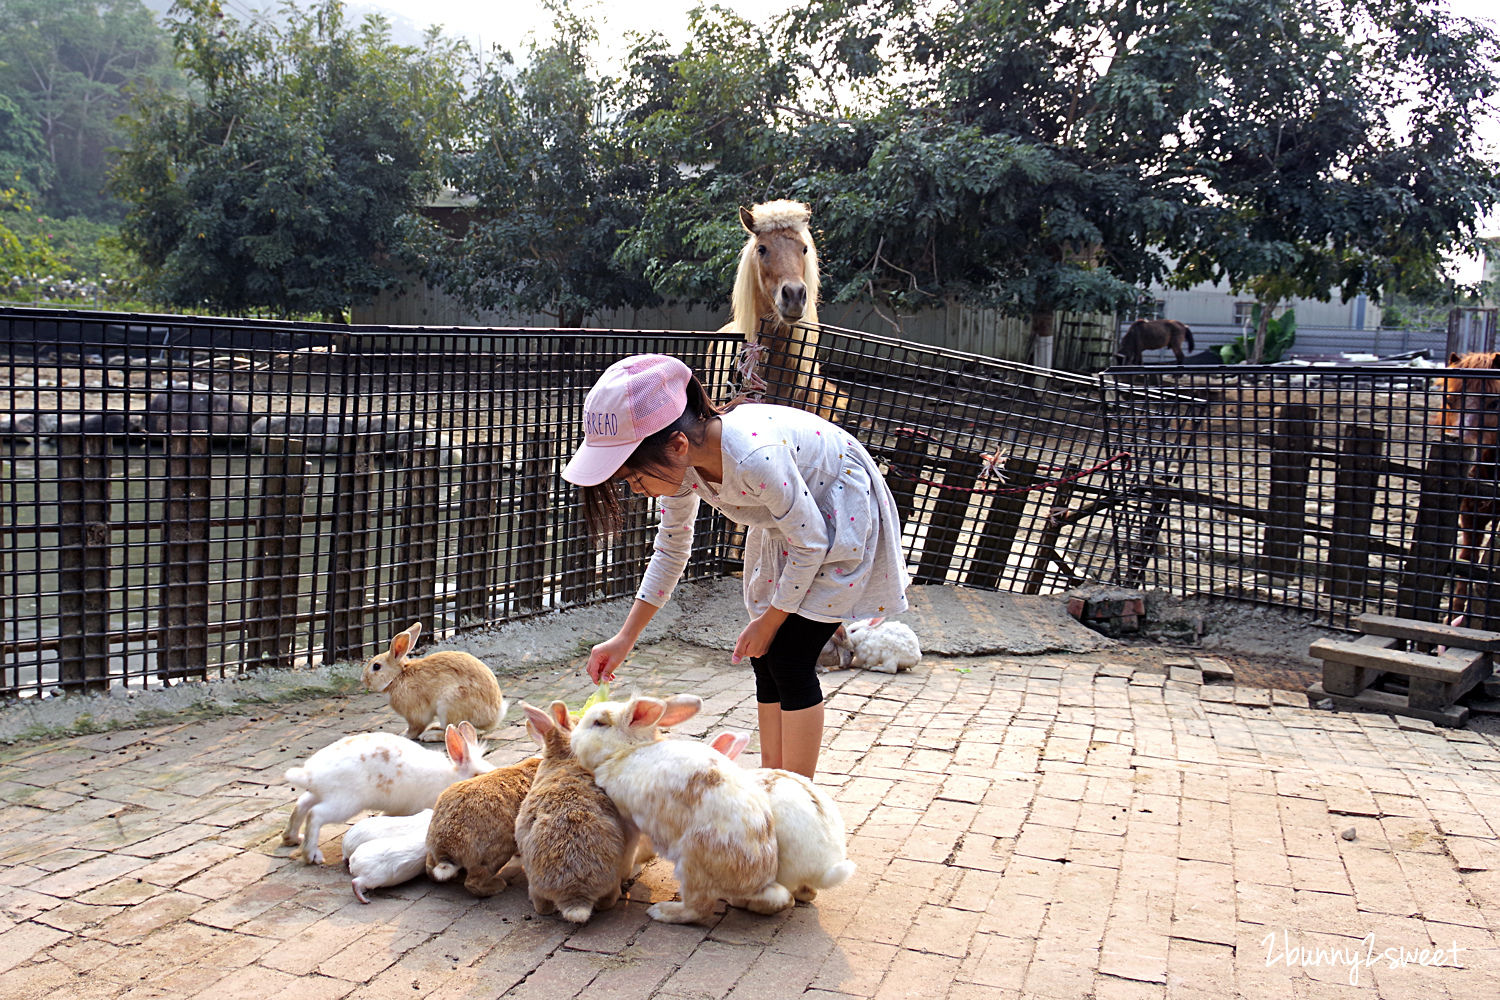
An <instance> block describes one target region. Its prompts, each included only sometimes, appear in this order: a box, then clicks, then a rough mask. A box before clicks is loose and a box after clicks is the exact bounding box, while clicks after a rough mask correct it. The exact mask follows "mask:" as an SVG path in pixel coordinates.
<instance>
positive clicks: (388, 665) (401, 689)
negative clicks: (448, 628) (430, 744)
mask: <svg viewBox="0 0 1500 1000" xmlns="http://www.w3.org/2000/svg"><path fill="white" fill-rule="evenodd" d="M421 634H422V623H421V622H417V623H416V624H414V625H412V627H411V628H409V629H407V630H406V631H405V632H398V633H397V634H396V637H395V638H394V639H392V640H391V648H390V649H388V650H386V651H385V652H384V653H381V654H380V655H379V656H377V657H375V658H374V659H373V660H371V661H370V662H369V663H367V664H365V672H364V677H363V680H364V684H365V687H366V688H368V689H369V690H371V691H385V692H387V693H388V694H389V695H390V699H391V708H392V709H394V710H395V712H396V714H397V715H399V716H401V717H402V718H403V719H405V720H406V732H405V733H403V734H402V735H403V736H405V737H407V738H408V739H413V740H416V739H421V740H428V741H435V740H440V739H442V738H443V730H444V729H445V728H446V727H447V726H448V724H449V723H458V722H471V723H473V724H474V728H475V729H478V730H479V731H480V732H484V731H486V730H489V729H493V728H495V726H496V724H498V723H499V721H500V719H501V717H502V716H504V715H505V698H504V697H503V696H502V695H501V694H500V683H499V682H498V681H497V680H495V674H494V672H493V671H491V670H490V668H489V667H487V666H485V665H484V663H483V662H481V661H480V660H479V659H478V658H477V657H475V656H472V655H470V654H469V653H464V652H461V651H459V650H456V649H445V650H440V651H438V652H436V653H429V654H427V655H426V656H419V657H417V658H416V659H408V658H407V655H406V654H407V653H409V652H411V649H412V647H413V646H415V645H416V644H417V636H419V635H421Z"/></svg>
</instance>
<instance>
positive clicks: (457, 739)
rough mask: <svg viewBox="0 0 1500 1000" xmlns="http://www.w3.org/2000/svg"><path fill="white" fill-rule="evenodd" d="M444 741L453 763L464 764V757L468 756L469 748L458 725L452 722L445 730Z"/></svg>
mask: <svg viewBox="0 0 1500 1000" xmlns="http://www.w3.org/2000/svg"><path fill="white" fill-rule="evenodd" d="M443 742H444V743H445V744H446V745H447V747H448V756H449V758H451V759H452V761H453V763H455V764H462V763H463V762H464V759H465V758H466V757H468V755H469V748H468V746H467V745H466V744H465V743H464V737H463V734H462V733H461V732H460V731H459V727H458V726H455V725H451V724H450V725H449V726H448V728H447V729H445V730H443Z"/></svg>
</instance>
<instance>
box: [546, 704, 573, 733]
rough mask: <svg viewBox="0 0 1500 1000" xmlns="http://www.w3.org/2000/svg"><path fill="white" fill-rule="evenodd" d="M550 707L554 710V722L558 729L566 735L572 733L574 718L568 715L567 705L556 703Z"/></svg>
mask: <svg viewBox="0 0 1500 1000" xmlns="http://www.w3.org/2000/svg"><path fill="white" fill-rule="evenodd" d="M549 707H550V708H551V709H552V721H553V722H554V723H556V724H557V728H558V729H559V730H560V731H562V732H564V733H571V732H572V731H573V717H572V716H571V715H569V714H568V705H567V703H566V702H561V701H554V702H553V703H552V704H551V705H550V706H549Z"/></svg>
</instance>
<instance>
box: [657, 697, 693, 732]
mask: <svg viewBox="0 0 1500 1000" xmlns="http://www.w3.org/2000/svg"><path fill="white" fill-rule="evenodd" d="M664 708H665V711H664V712H663V713H662V717H661V721H660V722H658V723H657V725H658V726H675V725H677V724H678V723H679V722H686V721H687V720H688V719H691V718H692V717H693V716H695V715H697V714H698V713H699V712H700V711H702V709H703V699H702V698H700V697H698V696H697V695H695V694H674V695H673V696H672V697H670V698H668V699H667V700H666V702H665V704H664Z"/></svg>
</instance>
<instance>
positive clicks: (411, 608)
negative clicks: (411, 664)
mask: <svg viewBox="0 0 1500 1000" xmlns="http://www.w3.org/2000/svg"><path fill="white" fill-rule="evenodd" d="M416 436H417V434H416V432H413V438H416ZM436 437H437V434H436V432H430V433H429V432H422V435H421V440H420V442H419V441H417V440H413V442H412V448H411V452H410V462H409V464H408V466H407V470H406V505H405V507H404V508H403V509H402V511H401V549H400V558H399V559H398V562H399V563H400V564H401V565H400V568H399V570H398V572H399V573H400V574H401V579H400V583H399V585H398V587H397V593H398V594H399V595H400V596H399V598H398V599H397V606H398V607H399V608H400V614H399V615H398V616H397V621H396V627H397V628H405V627H406V626H407V625H409V624H411V623H412V622H421V623H422V627H423V628H425V629H427V630H429V633H428V634H429V635H430V634H431V633H432V630H434V629H436V627H437V626H436V623H435V622H434V621H433V616H434V615H435V614H436V613H437V583H438V518H439V511H438V500H439V497H438V493H439V490H438V480H439V477H440V475H441V468H442V449H441V448H440V447H439V446H438V444H437V443H436V442H435V440H434V439H435V438H436ZM393 631H394V630H393Z"/></svg>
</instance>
